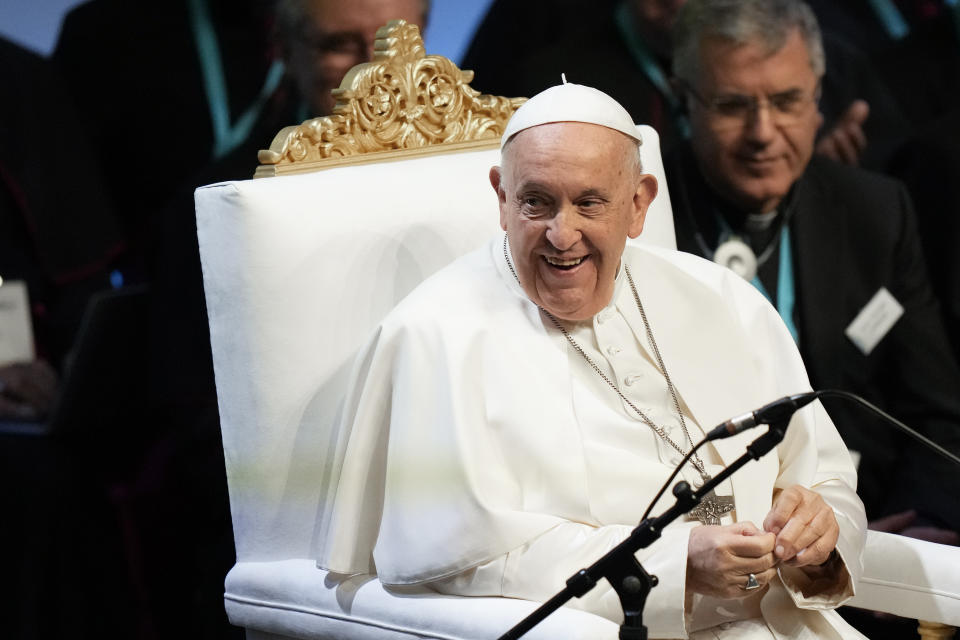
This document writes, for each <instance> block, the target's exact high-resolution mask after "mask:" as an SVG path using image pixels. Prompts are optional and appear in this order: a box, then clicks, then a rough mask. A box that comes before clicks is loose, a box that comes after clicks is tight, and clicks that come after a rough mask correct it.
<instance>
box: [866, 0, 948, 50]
mask: <svg viewBox="0 0 960 640" xmlns="http://www.w3.org/2000/svg"><path fill="white" fill-rule="evenodd" d="M869 1H870V7H871V8H872V9H873V13H874V14H875V15H876V16H877V19H878V20H880V22H881V23H882V24H883V28H884V29H886V31H887V35H889V36H890V38H891V39H893V40H901V39H903V38H905V37H906V36H907V35H908V34H909V33H910V25H909V24H907V21H906V20H905V19H904V17H903V14H902V13H900V10H899V9H897V6H896V5H895V4H894V3H893V0H869ZM943 4H944V6H945V7H946V9H947V11H949V12H950V16H951V17H952V18H953V26H954V29H955V31H956V34H957V39H958V40H960V0H943Z"/></svg>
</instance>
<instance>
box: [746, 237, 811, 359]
mask: <svg viewBox="0 0 960 640" xmlns="http://www.w3.org/2000/svg"><path fill="white" fill-rule="evenodd" d="M792 257H793V256H792V254H791V249H790V227H788V226H786V225H784V227H783V229H782V230H781V231H780V264H779V266H778V268H777V313H779V314H780V318H781V319H782V320H783V324H785V325H787V329H788V330H789V331H790V335H791V336H793V341H794V342H797V343H799V342H800V334H799V333H797V326H796V323H795V322H794V321H793V308H794V303H795V301H796V296H795V295H794V288H793V260H792ZM750 284H752V285H753V286H754V287H756V288H757V290H758V291H759V292H760V293H762V294H763V297H764V298H766V299H767V300H769V301H770V304H773V300H771V299H770V294H769V293H767V288H766V287H764V286H763V283H762V282H760V274H759V273H758V274H757V275H755V276H753V280H751V281H750Z"/></svg>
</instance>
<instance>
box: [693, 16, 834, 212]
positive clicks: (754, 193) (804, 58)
mask: <svg viewBox="0 0 960 640" xmlns="http://www.w3.org/2000/svg"><path fill="white" fill-rule="evenodd" d="M700 62H701V64H700V73H699V78H698V80H697V81H696V82H695V87H694V88H695V90H696V91H697V93H698V94H699V95H700V96H701V97H702V98H703V99H704V101H706V102H711V101H712V103H713V104H721V103H722V102H723V101H725V100H729V99H730V98H731V97H736V98H743V97H746V98H754V99H756V100H757V101H758V102H759V104H758V105H757V107H756V108H755V109H753V110H752V111H750V112H749V113H748V114H747V115H745V116H744V117H743V118H742V119H740V120H739V121H737V122H730V119H729V118H724V116H723V115H722V114H718V113H717V112H716V111H711V109H709V108H708V107H707V106H706V105H704V104H701V103H700V102H698V101H695V100H693V99H692V98H691V99H689V100H688V104H689V106H690V126H691V131H692V135H691V142H692V144H693V149H694V154H695V155H696V157H697V163H698V165H699V166H700V170H701V171H702V172H703V175H704V177H705V178H706V179H707V182H708V183H710V185H711V186H712V187H713V188H714V189H715V190H716V191H717V192H718V193H719V194H720V195H721V196H723V197H724V198H726V199H727V200H729V201H731V202H733V203H734V204H736V205H738V206H740V207H742V208H743V209H744V210H746V211H747V212H752V213H766V212H768V211H772V210H773V209H774V208H776V206H777V205H778V204H779V203H780V201H781V200H782V199H783V197H784V196H785V195H786V194H787V192H788V191H789V190H790V187H791V185H793V183H794V182H795V181H796V180H797V178H799V177H800V175H801V174H802V173H803V171H804V169H805V168H806V166H807V163H808V162H809V161H810V156H811V154H812V153H813V145H814V137H815V135H816V132H817V128H818V127H819V126H820V123H821V116H820V114H819V112H818V111H817V108H816V102H815V95H816V90H817V83H818V78H817V76H816V75H815V74H814V72H813V68H812V67H811V65H810V54H809V52H808V50H807V47H806V45H805V44H804V41H803V38H802V37H801V36H800V32H799V30H794V31H793V32H792V33H791V34H790V35H789V37H788V38H787V40H786V42H785V43H784V45H783V47H781V48H780V50H779V51H776V52H774V53H772V54H771V53H770V52H769V51H767V50H766V49H765V48H764V47H762V46H761V45H760V44H736V43H734V42H731V41H729V40H724V39H722V38H717V37H706V38H704V39H703V40H702V41H701V43H700ZM788 95H795V96H803V97H804V108H803V110H802V111H800V112H799V113H798V114H795V116H791V117H784V116H783V114H782V113H778V112H777V110H776V109H775V105H774V104H771V102H770V100H771V97H773V99H774V100H777V99H778V97H780V96H788Z"/></svg>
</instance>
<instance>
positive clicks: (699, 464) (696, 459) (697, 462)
mask: <svg viewBox="0 0 960 640" xmlns="http://www.w3.org/2000/svg"><path fill="white" fill-rule="evenodd" d="M503 257H504V258H505V259H506V261H507V266H508V267H509V268H510V273H512V274H513V277H514V279H516V281H517V284H519V285H520V286H521V287H523V285H522V284H521V283H520V277H519V276H518V275H517V272H516V270H515V269H514V268H513V261H512V260H510V252H509V251H508V250H507V237H506V236H504V237H503ZM623 271H624V274H626V276H627V282H629V283H630V291H631V292H633V299H634V301H635V302H636V303H637V309H638V310H639V311H640V317H641V318H642V319H643V328H644V329H645V331H646V334H647V340H648V341H649V342H650V347H651V349H652V350H653V355H654V357H656V359H657V365H659V367H660V371H662V372H663V377H664V378H665V379H666V381H667V389H668V390H669V391H670V396H671V397H672V398H673V407H674V409H676V411H677V416H678V417H679V418H680V426H681V427H682V428H683V434H684V435H685V436H686V437H687V441H688V442H689V443H690V446H693V438H691V437H690V432H689V431H688V430H687V421H686V420H685V419H684V417H683V411H681V410H680V399H679V397H678V396H677V389H676V387H674V386H673V381H672V380H671V379H670V374H669V373H667V367H666V366H665V365H664V364H663V358H662V357H661V356H660V349H659V348H658V347H657V342H656V340H654V339H653V331H652V330H651V329H650V322H649V321H648V320H647V314H646V312H645V311H644V310H643V304H641V302H640V296H639V295H638V294H637V287H636V285H634V284H633V277H632V276H631V275H630V269H629V268H628V267H627V265H626V264H624V265H623ZM537 308H538V309H540V311H542V312H543V313H544V315H546V316H547V317H548V318H549V319H550V322H552V323H553V325H554V326H555V327H556V328H557V329H558V330H559V331H560V333H562V334H563V337H564V338H566V339H567V342H569V343H570V346H572V347H573V348H574V350H575V351H576V352H577V353H579V354H580V355H581V356H582V357H583V359H584V360H585V361H586V362H587V364H589V365H590V368H591V369H593V370H594V371H596V372H597V375H599V376H600V377H601V378H602V379H603V381H604V382H606V383H607V384H608V385H609V386H610V388H611V389H613V390H614V391H615V392H616V394H617V395H618V396H620V398H621V399H622V400H623V401H624V402H626V403H627V405H629V407H630V408H631V409H633V411H634V412H635V413H636V414H637V415H638V416H640V420H642V421H643V423H644V424H646V425H647V426H648V427H650V428H651V429H653V432H654V433H656V434H657V435H658V436H660V438H661V439H662V440H663V441H664V442H666V443H667V444H669V445H670V446H671V447H673V448H674V449H675V450H676V451H677V452H678V453H679V454H680V455H681V456H682V455H686V451H684V450H683V449H682V448H681V447H680V445H678V444H677V443H676V442H674V441H673V439H672V438H670V436H669V435H667V432H666V431H665V430H664V429H663V427H661V426H660V425H658V424H657V423H655V422H654V421H653V420H651V419H650V417H649V416H647V414H645V413H644V412H643V411H641V410H640V409H639V408H638V407H637V406H636V405H635V404H633V403H632V402H631V401H630V399H629V398H627V396H625V395H623V392H622V391H620V389H619V388H618V387H617V385H615V384H614V383H613V381H612V380H610V378H609V377H607V374H605V373H604V372H603V371H602V370H601V369H600V367H598V366H597V364H596V363H595V362H594V361H593V360H592V359H591V358H590V356H588V355H587V353H586V352H585V351H584V350H583V348H582V347H581V346H580V345H579V344H577V341H576V340H574V339H573V336H571V335H570V333H569V332H568V331H567V329H566V327H564V326H563V325H562V324H560V320H558V319H557V318H556V316H554V315H553V314H552V313H550V312H549V311H547V310H546V309H544V308H543V307H541V306H540V305H537ZM691 462H692V463H693V466H694V467H696V469H697V472H699V473H700V476H701V477H702V478H703V479H704V480H707V479H709V477H710V476H709V474H708V473H707V469H706V466H705V465H704V464H703V460H701V459H700V456H699V455H697V454H696V453H695V454H693V459H692V460H691Z"/></svg>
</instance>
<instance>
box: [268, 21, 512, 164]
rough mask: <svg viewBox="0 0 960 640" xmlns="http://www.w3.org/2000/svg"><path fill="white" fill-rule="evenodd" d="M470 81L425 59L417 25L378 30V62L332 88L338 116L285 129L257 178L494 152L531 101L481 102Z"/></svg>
mask: <svg viewBox="0 0 960 640" xmlns="http://www.w3.org/2000/svg"><path fill="white" fill-rule="evenodd" d="M472 80H473V72H472V71H463V70H461V69H459V68H458V67H457V65H455V64H454V63H453V62H451V61H450V60H449V59H448V58H445V57H443V56H437V55H426V53H425V50H424V47H423V40H422V38H421V37H420V29H419V28H418V27H417V26H416V25H414V24H408V23H407V22H406V21H404V20H394V21H391V22H389V23H387V25H386V26H384V27H381V28H380V29H379V30H378V31H377V39H376V42H375V44H374V56H373V60H372V61H371V62H368V63H365V64H361V65H357V66H356V67H354V68H353V69H351V70H350V71H349V72H348V73H347V75H346V76H345V77H344V79H343V81H342V82H341V84H340V88H339V89H334V91H333V96H334V98H336V101H337V102H336V106H334V109H333V113H332V114H331V115H329V116H321V117H318V118H313V119H311V120H307V121H306V122H304V123H303V124H300V125H297V126H291V127H286V128H284V129H282V130H281V131H280V132H279V133H278V134H277V136H276V137H275V138H274V139H273V142H272V143H271V145H270V148H269V149H264V150H261V151H260V153H259V154H258V159H259V161H260V167H259V168H258V169H257V172H256V177H265V176H274V175H281V174H288V173H303V172H307V171H313V170H316V169H319V168H326V167H330V166H336V165H341V164H354V163H358V162H375V161H382V160H389V159H391V158H392V156H394V155H402V157H404V158H409V157H410V156H411V155H418V154H419V153H424V154H426V153H436V152H439V151H450V152H454V151H463V150H467V149H481V148H493V147H495V146H497V144H498V143H499V140H500V136H501V135H502V134H503V130H504V128H505V127H506V124H507V121H508V120H509V119H510V116H511V115H513V112H514V111H515V110H516V109H517V107H519V106H520V105H521V104H523V102H524V101H525V100H526V98H504V97H501V96H491V95H482V94H480V93H479V92H477V91H475V90H474V89H473V88H471V87H470V82H471V81H472ZM436 145H444V146H443V148H442V149H438V148H436ZM416 150H420V151H419V152H418V151H416ZM367 154H374V155H373V156H369V155H367Z"/></svg>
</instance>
